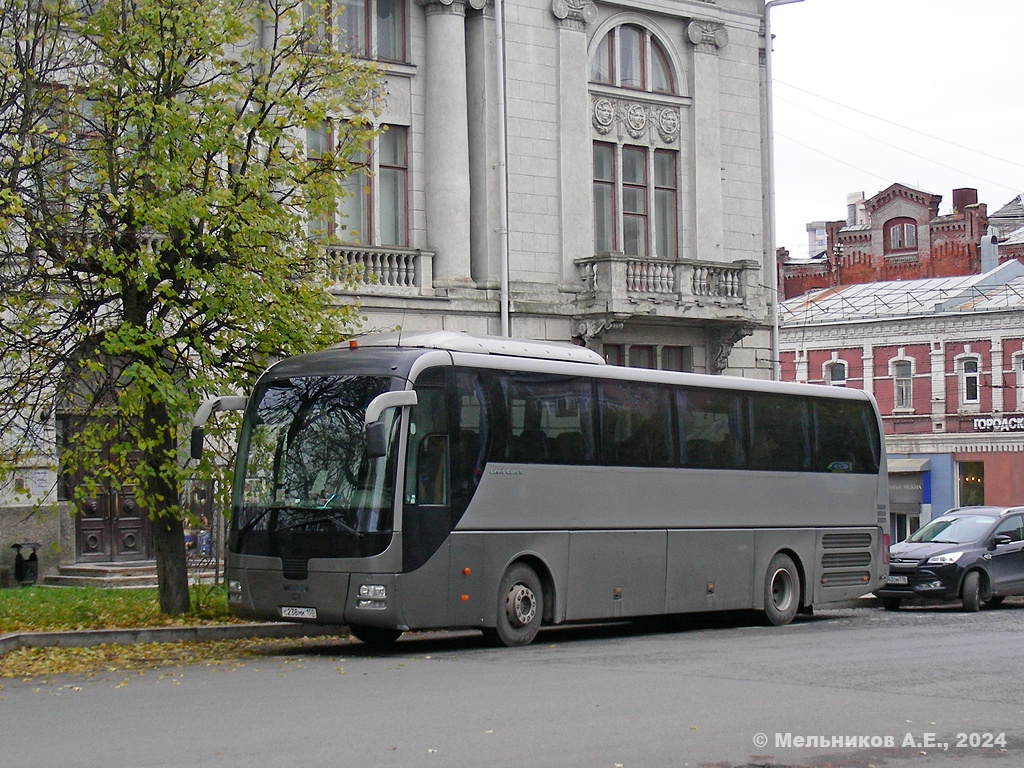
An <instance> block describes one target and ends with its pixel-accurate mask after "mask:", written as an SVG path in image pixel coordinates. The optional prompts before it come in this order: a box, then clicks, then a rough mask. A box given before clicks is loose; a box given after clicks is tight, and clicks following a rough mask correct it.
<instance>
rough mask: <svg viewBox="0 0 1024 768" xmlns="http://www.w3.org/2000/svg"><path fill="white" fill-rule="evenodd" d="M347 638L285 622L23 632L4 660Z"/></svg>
mask: <svg viewBox="0 0 1024 768" xmlns="http://www.w3.org/2000/svg"><path fill="white" fill-rule="evenodd" d="M343 634H348V628H347V627H344V626H342V625H338V624H326V625H317V624H291V623H281V622H270V623H265V624H222V625H210V626H193V627H152V628H147V629H83V630H74V631H70V632H21V633H17V634H10V635H2V636H0V656H3V655H4V654H6V653H8V652H9V651H13V650H14V649H16V648H53V647H58V648H86V647H89V646H93V645H101V644H107V645H132V644H134V643H189V642H209V641H214V640H241V639H244V638H249V637H265V638H279V637H322V636H324V635H343Z"/></svg>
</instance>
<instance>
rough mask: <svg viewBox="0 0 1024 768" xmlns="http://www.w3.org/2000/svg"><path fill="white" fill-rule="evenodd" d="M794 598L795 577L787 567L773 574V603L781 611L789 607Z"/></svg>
mask: <svg viewBox="0 0 1024 768" xmlns="http://www.w3.org/2000/svg"><path fill="white" fill-rule="evenodd" d="M792 600H793V577H792V576H791V575H790V573H789V571H787V570H786V569H785V568H779V569H778V570H777V571H775V573H774V574H772V603H773V604H774V605H775V607H776V608H777V609H778V610H780V611H785V610H786V609H787V608H789V604H790V602H792Z"/></svg>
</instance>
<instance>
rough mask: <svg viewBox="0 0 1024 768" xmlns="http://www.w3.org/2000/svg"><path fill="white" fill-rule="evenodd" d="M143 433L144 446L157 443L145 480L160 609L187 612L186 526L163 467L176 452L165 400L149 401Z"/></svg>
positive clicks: (177, 496)
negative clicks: (163, 401) (151, 525)
mask: <svg viewBox="0 0 1024 768" xmlns="http://www.w3.org/2000/svg"><path fill="white" fill-rule="evenodd" d="M141 435H142V437H143V438H144V443H143V444H144V445H149V446H154V448H152V449H151V450H148V451H146V452H145V458H144V460H145V461H146V463H147V464H148V466H149V467H150V468H151V472H152V474H150V475H149V476H147V477H146V479H145V495H146V505H147V509H148V510H149V515H150V519H151V520H152V521H153V546H154V550H155V552H154V554H155V555H156V578H157V588H158V594H159V597H160V612H161V613H163V614H166V615H176V614H180V613H187V612H188V610H189V607H190V604H189V594H188V567H187V564H186V559H185V526H184V523H183V522H182V515H181V509H180V508H179V506H178V505H179V502H180V499H181V494H180V490H181V489H180V488H178V486H177V483H176V481H175V480H173V479H171V478H172V477H175V476H176V475H175V474H174V473H173V472H171V471H169V470H168V468H166V467H165V466H164V463H165V462H167V461H173V458H169V457H174V456H175V455H176V451H177V441H176V440H175V439H174V428H173V425H172V424H171V423H170V417H169V415H168V413H167V408H166V406H165V405H164V403H154V402H150V403H147V404H146V407H145V410H144V416H143V427H142V430H141Z"/></svg>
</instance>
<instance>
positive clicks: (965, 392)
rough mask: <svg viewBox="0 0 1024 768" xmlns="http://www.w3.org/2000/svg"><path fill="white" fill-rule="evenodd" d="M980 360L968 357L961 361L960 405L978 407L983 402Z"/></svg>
mask: <svg viewBox="0 0 1024 768" xmlns="http://www.w3.org/2000/svg"><path fill="white" fill-rule="evenodd" d="M979 371H980V369H979V366H978V359H977V358H975V357H966V358H964V359H962V360H961V361H960V405H962V406H969V405H977V404H978V402H979V401H980V400H981V387H980V384H981V374H980V372H979Z"/></svg>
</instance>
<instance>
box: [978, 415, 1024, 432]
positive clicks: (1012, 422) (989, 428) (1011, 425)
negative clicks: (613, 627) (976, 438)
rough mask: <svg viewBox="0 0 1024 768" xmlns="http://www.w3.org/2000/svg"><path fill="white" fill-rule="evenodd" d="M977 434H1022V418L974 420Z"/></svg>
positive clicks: (986, 417)
mask: <svg viewBox="0 0 1024 768" xmlns="http://www.w3.org/2000/svg"><path fill="white" fill-rule="evenodd" d="M974 429H975V430H977V431H978V432H1024V416H1003V417H1000V416H982V417H980V418H977V419H975V420H974Z"/></svg>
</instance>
